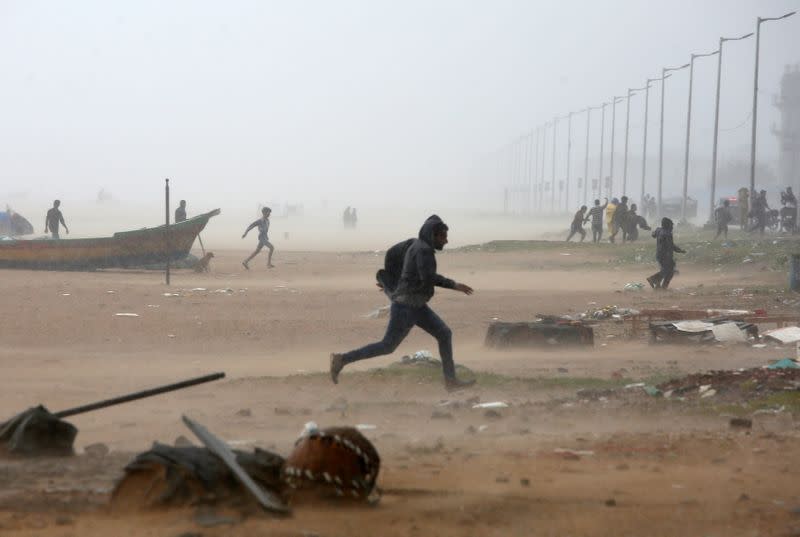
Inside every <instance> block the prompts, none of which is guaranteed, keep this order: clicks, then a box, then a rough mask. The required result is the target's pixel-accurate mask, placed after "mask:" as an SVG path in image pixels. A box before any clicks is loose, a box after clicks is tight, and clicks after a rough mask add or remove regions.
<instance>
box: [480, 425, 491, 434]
mask: <svg viewBox="0 0 800 537" xmlns="http://www.w3.org/2000/svg"><path fill="white" fill-rule="evenodd" d="M488 428H489V426H488V425H479V426H478V432H479V433H482V432H483V431H485V430H486V429H488Z"/></svg>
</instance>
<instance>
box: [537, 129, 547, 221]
mask: <svg viewBox="0 0 800 537" xmlns="http://www.w3.org/2000/svg"><path fill="white" fill-rule="evenodd" d="M548 125H549V123H545V124H544V125H543V126H542V164H541V168H542V169H541V173H540V174H539V178H540V181H539V188H540V189H541V191H540V193H539V210H540V211H541V210H543V209H544V161H545V157H546V156H547V153H546V150H547V126H548Z"/></svg>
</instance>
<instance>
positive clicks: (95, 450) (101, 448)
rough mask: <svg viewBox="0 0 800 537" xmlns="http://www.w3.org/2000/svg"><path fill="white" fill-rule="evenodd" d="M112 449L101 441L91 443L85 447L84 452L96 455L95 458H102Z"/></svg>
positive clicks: (91, 455) (92, 455)
mask: <svg viewBox="0 0 800 537" xmlns="http://www.w3.org/2000/svg"><path fill="white" fill-rule="evenodd" d="M110 451H111V450H110V449H108V446H107V445H105V444H103V443H101V442H96V443H94V444H89V445H88V446H86V447H85V448H83V452H84V453H86V454H87V455H88V456H90V457H95V458H98V459H99V458H102V457H105V456H106V455H108V453H109V452H110Z"/></svg>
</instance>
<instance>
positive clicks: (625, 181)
mask: <svg viewBox="0 0 800 537" xmlns="http://www.w3.org/2000/svg"><path fill="white" fill-rule="evenodd" d="M644 89H646V88H628V97H627V102H626V103H625V157H624V159H623V163H622V195H623V196H625V195H627V194H628V131H629V129H630V126H631V97H633V96H634V95H636V92H637V91H642V90H644Z"/></svg>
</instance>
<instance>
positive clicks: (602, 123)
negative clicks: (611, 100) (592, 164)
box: [583, 103, 608, 198]
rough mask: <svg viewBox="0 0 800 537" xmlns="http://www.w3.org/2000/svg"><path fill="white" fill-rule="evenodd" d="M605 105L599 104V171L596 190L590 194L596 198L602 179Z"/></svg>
mask: <svg viewBox="0 0 800 537" xmlns="http://www.w3.org/2000/svg"><path fill="white" fill-rule="evenodd" d="M606 106H608V103H603V104H602V105H601V106H600V109H601V110H602V112H601V113H600V171H599V172H598V174H597V191H596V192H595V191H593V192H592V194H594V195H596V196H597V197H598V198H599V197H600V190H601V188H602V187H601V186H600V185H601V182H602V181H603V141H604V139H605V134H606ZM587 130H588V129H587ZM587 153H588V151H587ZM583 180H584V181H588V180H589V178H588V177H585V178H584V179H583Z"/></svg>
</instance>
